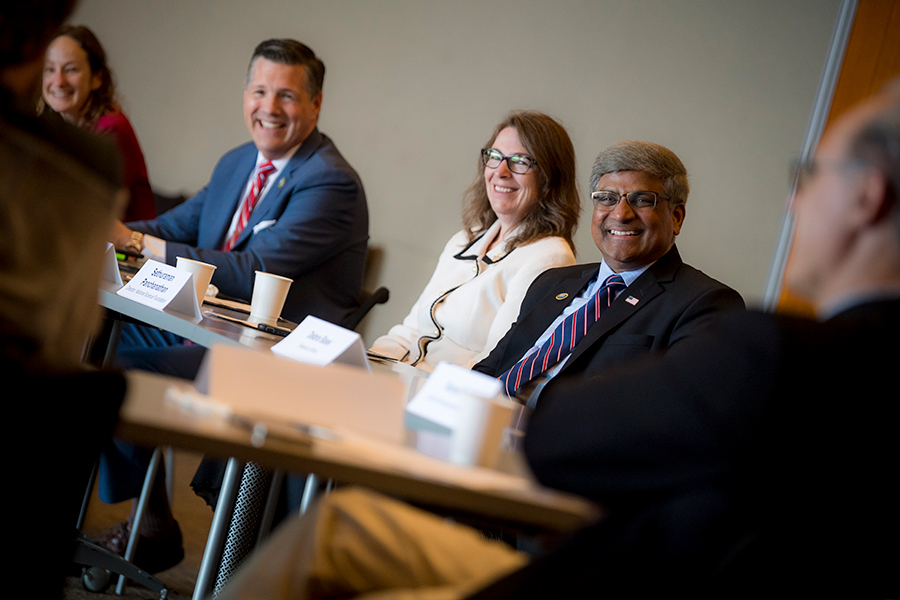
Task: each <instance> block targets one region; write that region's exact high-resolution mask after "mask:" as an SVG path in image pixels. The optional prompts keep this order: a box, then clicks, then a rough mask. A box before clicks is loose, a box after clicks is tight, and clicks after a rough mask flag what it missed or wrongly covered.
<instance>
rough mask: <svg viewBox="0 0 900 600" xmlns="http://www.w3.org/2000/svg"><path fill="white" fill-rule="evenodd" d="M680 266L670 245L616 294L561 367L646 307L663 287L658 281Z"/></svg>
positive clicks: (665, 280) (668, 277)
mask: <svg viewBox="0 0 900 600" xmlns="http://www.w3.org/2000/svg"><path fill="white" fill-rule="evenodd" d="M680 266H681V256H679V254H678V250H677V249H676V248H675V247H674V246H673V247H672V249H671V250H669V251H668V252H667V253H666V254H665V255H664V256H663V257H662V258H660V259H659V260H658V261H656V262H655V263H653V264H652V265H651V266H650V268H649V269H647V270H646V271H644V272H643V273H642V274H641V276H640V277H638V278H637V279H636V280H635V281H634V283H632V284H631V285H630V286H628V287H627V288H625V290H624V291H623V292H622V293H621V294H619V296H618V298H616V300H615V301H614V302H613V303H612V305H611V306H610V307H609V308H608V309H606V311H604V313H603V315H602V316H601V317H600V320H599V321H597V323H595V324H594V326H593V327H591V328H590V330H588V332H587V334H585V336H584V337H583V338H582V339H581V341H580V342H578V345H577V346H575V349H574V350H573V351H572V354H571V355H570V357H569V360H568V362H566V364H565V366H564V367H563V370H565V369H566V368H568V367H569V366H570V365H572V364H573V363H574V362H575V361H576V360H577V359H578V357H579V356H581V355H582V354H583V353H584V352H585V351H586V350H587V349H588V348H590V347H592V346H593V345H594V344H597V343H603V339H604V338H605V337H606V335H607V334H608V333H609V332H610V331H612V330H613V329H615V328H616V327H618V326H619V325H621V324H622V323H623V322H625V321H627V320H628V319H630V318H631V317H632V316H634V315H635V314H636V313H637V312H638V311H641V310H645V309H646V307H647V306H648V305H649V304H650V303H651V301H652V300H653V299H654V298H656V297H657V296H659V295H660V294H661V293H662V292H663V287H662V285H660V284H665V283H668V282H670V281H672V279H674V278H675V273H676V272H677V271H678V267H680ZM629 298H631V299H632V301H631V302H629V301H628V300H629ZM634 300H637V302H634Z"/></svg>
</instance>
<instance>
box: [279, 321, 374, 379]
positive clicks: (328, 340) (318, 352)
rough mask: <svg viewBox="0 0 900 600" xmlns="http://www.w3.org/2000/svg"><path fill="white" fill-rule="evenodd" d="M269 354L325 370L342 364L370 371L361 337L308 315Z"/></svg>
mask: <svg viewBox="0 0 900 600" xmlns="http://www.w3.org/2000/svg"><path fill="white" fill-rule="evenodd" d="M272 352H274V353H275V354H277V355H279V356H283V357H285V358H290V359H293V360H296V361H300V362H302V363H306V364H309V365H316V366H319V367H324V366H325V365H330V364H331V363H341V364H345V365H350V366H354V367H361V368H363V369H366V370H369V361H368V360H367V359H366V353H365V349H364V348H363V345H362V338H360V337H359V334H358V333H356V332H355V331H350V330H349V329H344V328H343V327H340V326H338V325H335V324H333V323H329V322H328V321H323V320H322V319H319V318H318V317H313V316H311V315H310V316H308V317H306V318H305V319H303V321H302V322H301V323H300V324H299V325H297V327H296V328H295V329H294V331H292V332H291V333H290V334H289V335H288V336H287V337H286V338H284V339H283V340H282V341H280V342H278V343H277V344H275V345H274V346H272Z"/></svg>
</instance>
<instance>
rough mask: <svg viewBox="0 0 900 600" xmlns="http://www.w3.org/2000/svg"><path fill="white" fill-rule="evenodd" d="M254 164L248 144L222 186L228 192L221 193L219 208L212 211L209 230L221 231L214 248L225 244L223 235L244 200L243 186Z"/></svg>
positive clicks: (254, 155)
mask: <svg viewBox="0 0 900 600" xmlns="http://www.w3.org/2000/svg"><path fill="white" fill-rule="evenodd" d="M255 166H256V148H255V147H254V146H253V145H252V144H250V145H249V146H248V148H247V152H246V154H245V155H244V156H242V157H241V159H240V161H238V163H237V165H236V166H235V168H234V171H232V173H231V177H230V178H229V180H228V185H227V186H226V187H224V188H223V189H225V190H228V194H227V195H224V194H223V196H222V201H221V204H220V206H221V208H220V209H218V210H216V211H215V212H213V213H212V218H213V219H214V221H215V222H214V225H212V226H211V229H210V231H220V232H221V234H220V235H219V242H218V244H216V249H219V250H220V249H221V248H222V246H224V245H225V236H227V235H228V229H229V227H231V220H232V219H233V218H234V213H235V212H237V209H238V206H239V204H240V203H241V202H243V201H244V188H245V187H247V180H248V179H249V178H250V173H252V172H253V168H254V167H255ZM213 227H214V228H213Z"/></svg>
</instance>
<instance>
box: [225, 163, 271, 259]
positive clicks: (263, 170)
mask: <svg viewBox="0 0 900 600" xmlns="http://www.w3.org/2000/svg"><path fill="white" fill-rule="evenodd" d="M274 172H275V165H273V164H272V161H271V160H267V161H266V162H264V163H263V164H261V165H259V170H257V171H256V179H255V180H254V181H253V185H252V186H250V191H249V192H248V193H247V197H246V198H244V203H243V204H242V205H241V214H240V216H239V217H238V221H237V225H235V227H234V233H232V234H231V237H230V238H228V240H227V241H226V242H225V245H224V246H222V250H225V251H228V250H231V249H232V248H234V244H235V243H236V242H237V239H238V237H239V236H240V235H241V232H242V231H244V227H246V226H247V222H248V221H250V213H252V212H253V208H254V207H255V206H256V201H257V200H258V199H259V193H260V192H261V191H262V189H263V188H264V187H266V180H267V179H268V178H269V175H271V174H272V173H274Z"/></svg>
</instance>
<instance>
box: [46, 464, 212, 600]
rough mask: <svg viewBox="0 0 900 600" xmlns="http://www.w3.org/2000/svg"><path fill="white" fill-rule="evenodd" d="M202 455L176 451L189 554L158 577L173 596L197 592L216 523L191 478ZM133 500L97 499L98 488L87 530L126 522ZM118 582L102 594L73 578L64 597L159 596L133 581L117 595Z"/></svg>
mask: <svg viewBox="0 0 900 600" xmlns="http://www.w3.org/2000/svg"><path fill="white" fill-rule="evenodd" d="M200 458H201V457H200V456H199V455H197V454H189V453H184V452H176V453H175V485H174V495H175V498H174V502H173V506H172V511H173V512H174V513H175V518H176V519H177V520H178V523H179V525H180V526H181V532H182V535H183V537H184V552H185V557H184V560H183V561H182V562H181V564H179V565H177V566H175V567H173V568H171V569H169V570H168V571H164V572H162V573H159V574H157V577H158V578H159V579H160V580H161V581H162V582H163V583H165V584H166V585H167V586H168V596H167V598H169V599H174V600H182V599H189V598H190V597H191V595H192V594H193V592H194V582H195V581H196V580H197V572H198V571H199V569H200V560H201V559H202V557H203V548H204V546H205V545H206V537H207V535H208V534H209V525H210V523H211V522H212V510H211V509H210V508H209V507H208V506H207V505H206V503H205V502H204V501H203V500H201V499H200V498H198V497H197V496H195V495H194V493H193V492H192V491H191V488H190V485H189V484H190V480H191V477H193V475H194V470H195V469H196V468H197V465H198V464H199V463H200ZM130 508H131V507H130V503H128V502H123V503H120V504H103V503H102V502H100V499H99V498H97V495H96V491H95V493H94V498H93V499H92V500H91V504H90V508H89V509H88V514H87V519H86V521H85V526H84V532H85V533H86V534H87V535H89V536H96V535H98V534H99V533H100V532H102V531H103V530H104V529H106V528H107V527H109V526H111V525H113V524H115V523H118V522H120V521H124V520H125V517H126V516H127V515H128V511H129V510H130ZM115 587H116V586H115V581H114V582H113V585H111V586H110V588H109V589H108V590H106V591H105V592H103V593H102V594H98V593H94V592H89V591H87V590H85V589H84V587H83V586H82V583H81V578H80V577H69V578H68V579H67V580H66V589H65V592H64V595H63V598H65V599H66V600H103V599H105V598H110V599H111V598H122V599H123V600H144V599H149V598H156V597H157V596H156V594H154V593H153V592H151V591H150V590H148V589H147V588H144V587H141V586H138V585H135V584H133V583H129V584H128V585H127V586H126V588H125V592H124V594H123V595H121V596H116V595H115Z"/></svg>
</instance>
